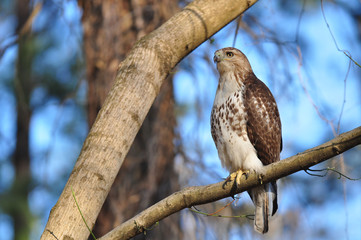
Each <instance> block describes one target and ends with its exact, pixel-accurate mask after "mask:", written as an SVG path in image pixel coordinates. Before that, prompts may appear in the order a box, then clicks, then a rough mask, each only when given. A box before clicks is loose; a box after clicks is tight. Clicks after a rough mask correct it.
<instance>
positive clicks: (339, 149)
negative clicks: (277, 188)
mask: <svg viewBox="0 0 361 240" xmlns="http://www.w3.org/2000/svg"><path fill="white" fill-rule="evenodd" d="M359 144H361V127H358V128H355V129H353V130H352V131H349V132H346V133H343V134H341V135H339V136H338V137H336V138H334V139H332V140H331V141H329V142H326V143H324V144H322V145H319V146H317V147H314V148H311V149H309V150H307V151H305V152H302V153H299V154H297V155H295V156H292V157H289V158H286V159H284V160H282V161H279V162H277V163H274V164H271V165H268V166H266V167H265V169H266V174H265V176H263V178H262V182H263V183H267V182H270V181H273V180H276V179H279V178H282V177H285V176H287V175H290V174H292V173H295V172H297V171H300V170H306V169H308V168H309V167H311V166H314V165H316V164H318V163H320V162H323V161H325V160H327V159H330V158H332V157H334V156H337V155H339V154H341V153H343V152H344V151H346V150H348V149H350V148H352V147H355V146H357V145H359ZM259 184H261V183H260V182H259V178H258V176H256V175H255V174H251V175H250V176H249V177H248V179H247V180H245V179H243V180H242V182H241V184H240V185H239V186H240V187H238V188H237V187H236V185H235V184H234V183H228V184H225V182H224V181H223V182H219V183H215V184H210V185H206V186H197V187H188V188H185V189H183V190H181V191H179V192H176V193H173V194H172V195H170V196H169V197H167V198H165V199H163V200H162V201H160V202H158V203H156V204H154V205H153V206H151V207H149V208H147V209H146V210H144V211H143V212H141V213H139V214H138V215H136V216H135V217H133V218H131V219H130V220H128V221H126V222H124V223H123V224H121V225H119V226H118V227H116V228H115V229H113V230H112V231H111V232H109V233H108V234H106V235H105V236H103V237H102V238H99V240H115V239H129V238H131V237H134V236H135V235H137V234H139V233H141V232H143V231H145V229H148V228H150V227H151V226H152V225H154V224H155V223H156V222H158V221H160V220H162V219H164V218H165V217H167V216H169V215H171V214H173V213H176V212H178V211H180V210H182V209H184V208H189V207H191V206H195V205H200V204H205V203H210V202H213V201H216V200H219V199H222V198H226V197H230V196H233V195H234V194H237V193H241V192H244V191H246V190H248V189H250V188H253V187H255V186H256V185H259Z"/></svg>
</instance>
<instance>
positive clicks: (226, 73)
mask: <svg viewBox="0 0 361 240" xmlns="http://www.w3.org/2000/svg"><path fill="white" fill-rule="evenodd" d="M214 61H215V62H216V63H217V69H218V72H219V75H220V78H219V83H218V88H217V93H216V97H215V99H214V104H213V109H212V114H211V130H212V137H213V140H214V142H215V144H216V147H217V150H218V155H219V158H220V159H221V162H222V166H223V167H225V168H226V169H227V170H228V171H230V172H231V173H233V172H237V173H236V174H237V175H236V180H237V181H236V182H237V183H239V180H240V177H241V176H242V175H243V174H244V173H248V172H252V171H253V172H256V173H257V174H263V166H264V165H268V164H270V163H273V162H276V161H279V159H280V152H281V150H282V134H281V120H280V116H279V113H278V109H277V104H276V101H275V99H274V97H273V96H272V93H271V91H270V90H269V89H268V88H267V86H266V85H265V84H264V83H263V82H262V81H260V80H259V79H258V78H257V77H256V75H255V74H254V73H253V71H252V68H251V65H250V63H249V62H248V59H247V58H246V56H245V55H244V54H243V53H242V52H241V51H239V50H238V49H236V48H223V49H220V50H218V51H216V52H215V54H214ZM231 176H232V175H231ZM248 193H249V195H250V197H251V199H252V201H253V203H254V205H255V208H256V209H255V217H254V228H255V230H257V231H258V232H261V233H266V232H267V231H268V218H269V215H270V214H269V213H271V214H272V215H274V214H275V213H276V211H277V209H278V205H277V185H276V182H275V181H274V182H271V183H268V184H263V185H261V186H259V187H256V188H253V189H251V190H250V191H248ZM270 202H271V204H269V203H270Z"/></svg>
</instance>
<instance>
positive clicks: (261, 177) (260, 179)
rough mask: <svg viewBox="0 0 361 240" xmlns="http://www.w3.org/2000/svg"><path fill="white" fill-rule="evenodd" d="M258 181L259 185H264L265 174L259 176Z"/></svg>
mask: <svg viewBox="0 0 361 240" xmlns="http://www.w3.org/2000/svg"><path fill="white" fill-rule="evenodd" d="M257 177H258V181H259V183H261V185H263V177H264V175H263V174H258V176H257Z"/></svg>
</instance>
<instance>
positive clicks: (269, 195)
mask: <svg viewBox="0 0 361 240" xmlns="http://www.w3.org/2000/svg"><path fill="white" fill-rule="evenodd" d="M248 193H249V195H250V197H251V199H252V201H253V204H254V205H255V207H256V209H255V214H254V229H255V230H256V231H258V232H260V233H263V234H264V233H266V232H268V218H269V216H270V215H274V214H275V213H276V211H277V209H278V204H277V184H276V182H271V183H267V184H265V185H262V186H259V187H256V188H253V189H251V190H250V191H249V192H248ZM270 203H271V206H270ZM270 209H271V210H272V211H270ZM270 212H271V213H272V214H270Z"/></svg>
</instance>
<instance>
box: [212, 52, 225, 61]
mask: <svg viewBox="0 0 361 240" xmlns="http://www.w3.org/2000/svg"><path fill="white" fill-rule="evenodd" d="M222 59H223V58H222V53H221V52H218V51H216V52H215V53H214V57H213V61H214V62H215V63H219V62H220V61H221V60H222Z"/></svg>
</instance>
